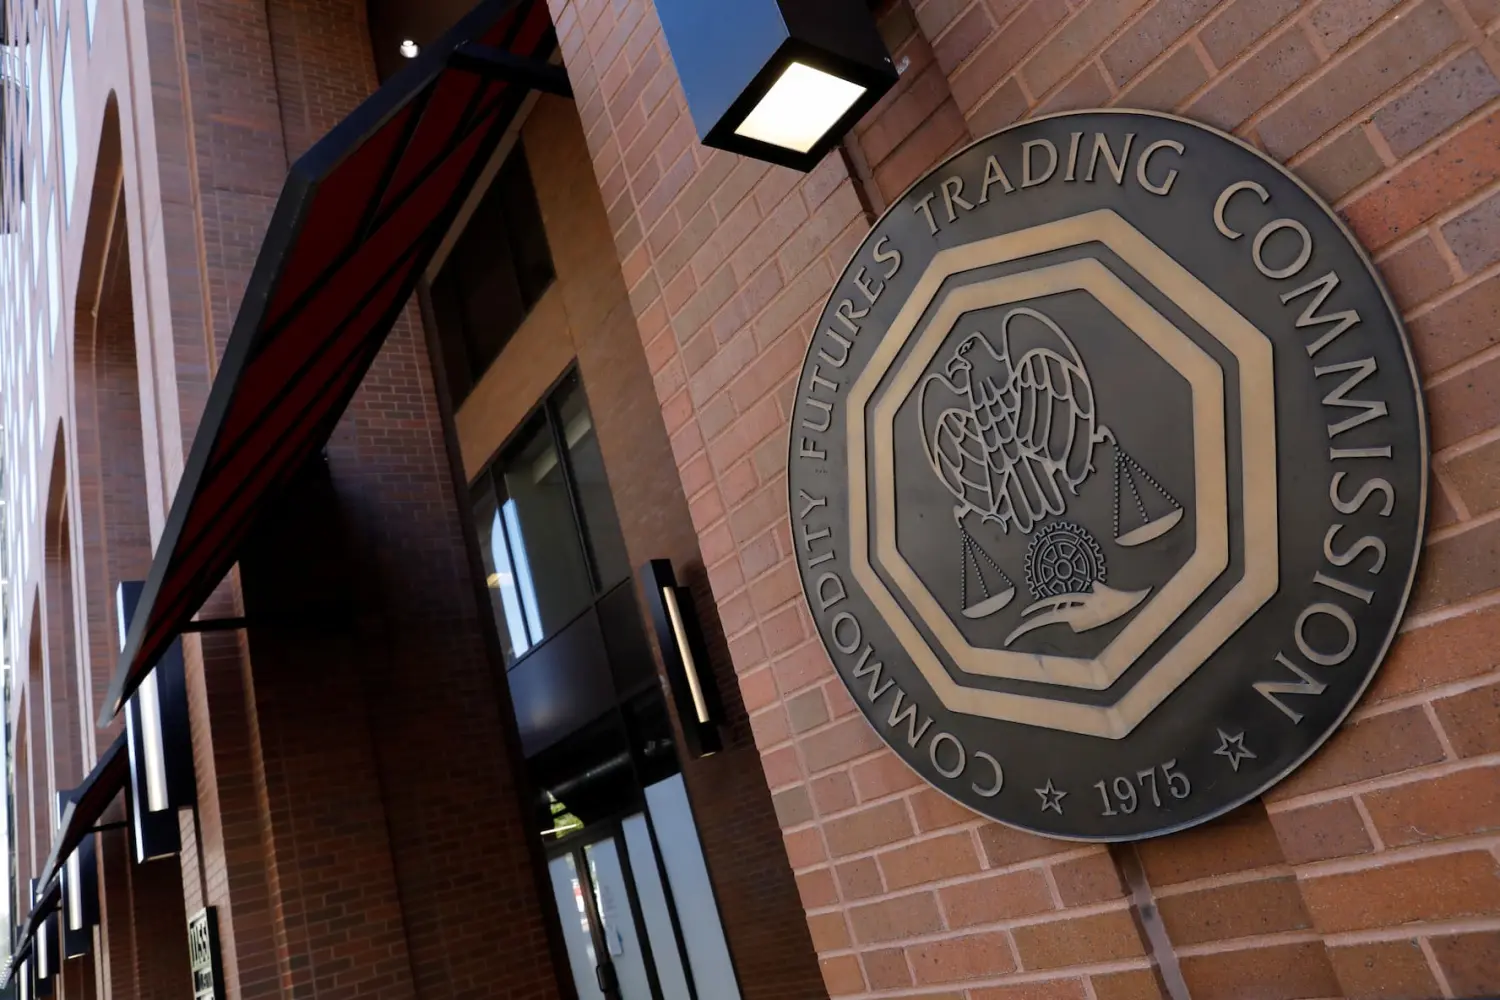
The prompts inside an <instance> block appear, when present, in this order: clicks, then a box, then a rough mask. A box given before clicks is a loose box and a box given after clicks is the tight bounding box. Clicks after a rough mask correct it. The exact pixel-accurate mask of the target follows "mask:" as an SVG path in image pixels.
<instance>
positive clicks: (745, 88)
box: [656, 0, 897, 171]
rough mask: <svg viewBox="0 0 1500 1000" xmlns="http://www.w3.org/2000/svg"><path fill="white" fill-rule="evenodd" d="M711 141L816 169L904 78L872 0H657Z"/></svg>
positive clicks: (697, 119)
mask: <svg viewBox="0 0 1500 1000" xmlns="http://www.w3.org/2000/svg"><path fill="white" fill-rule="evenodd" d="M656 11H657V14H658V15H659V16H660V18H661V25H662V32H663V34H664V35H665V36H666V39H667V47H668V48H669V49H670V50H671V53H672V61H673V62H674V63H675V64H676V66H677V76H678V78H679V79H680V80H681V81H682V89H683V93H684V94H685V95H686V97H687V103H688V110H689V111H691V112H692V115H693V123H694V125H695V126H696V127H697V129H698V138H699V139H700V140H701V141H702V142H703V144H704V145H706V146H714V147H717V148H719V149H727V150H729V151H730V152H734V153H740V154H741V155H744V156H750V157H754V158H756V159H760V160H766V161H769V162H771V163H779V164H781V165H782V166H787V167H792V168H794V169H796V170H802V171H807V170H811V169H812V168H813V167H814V166H816V165H817V163H818V161H819V160H821V159H822V158H823V156H824V154H826V153H827V152H828V150H829V149H831V148H832V147H833V145H834V144H835V143H837V142H838V141H839V140H840V139H842V138H843V137H844V135H845V134H846V133H847V132H848V130H849V129H850V128H852V127H853V125H854V123H855V122H857V121H858V120H859V119H860V117H861V116H862V115H864V113H865V112H866V111H868V110H869V109H870V108H872V107H874V105H875V103H876V102H877V101H879V100H880V98H881V97H883V96H884V95H885V93H886V91H888V90H890V89H891V87H892V86H893V85H894V84H895V82H896V76H897V74H896V68H895V66H894V65H892V63H891V57H890V53H888V52H887V51H886V48H885V43H884V42H883V41H882V40H881V38H880V32H879V31H878V30H877V29H876V26H875V20H874V18H873V17H872V16H871V14H870V11H869V8H868V6H867V5H866V3H865V0H733V2H711V3H708V2H704V0H656Z"/></svg>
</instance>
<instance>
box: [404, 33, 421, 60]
mask: <svg viewBox="0 0 1500 1000" xmlns="http://www.w3.org/2000/svg"><path fill="white" fill-rule="evenodd" d="M421 51H422V50H421V48H420V47H418V45H417V43H416V42H414V41H412V40H411V39H410V38H403V39H401V54H402V55H403V56H405V57H406V58H408V59H415V58H416V57H417V53H418V52H421Z"/></svg>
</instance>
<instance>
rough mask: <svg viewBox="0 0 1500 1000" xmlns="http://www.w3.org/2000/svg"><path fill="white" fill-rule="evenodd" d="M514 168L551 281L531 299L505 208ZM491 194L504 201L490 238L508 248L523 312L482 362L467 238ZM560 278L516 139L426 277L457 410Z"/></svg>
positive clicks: (518, 244)
mask: <svg viewBox="0 0 1500 1000" xmlns="http://www.w3.org/2000/svg"><path fill="white" fill-rule="evenodd" d="M516 164H519V167H515V166H514V165H516ZM512 169H518V170H519V172H520V174H521V175H523V176H524V177H525V181H526V190H527V194H528V195H529V197H528V198H527V199H526V201H527V204H528V206H529V209H528V211H534V212H535V223H536V235H538V236H539V237H540V244H541V247H542V249H543V250H545V252H546V260H547V271H548V276H547V280H546V281H545V282H544V283H542V284H541V285H540V286H539V287H538V288H537V289H536V295H535V298H534V300H533V301H531V302H529V303H528V302H527V301H526V298H527V290H528V288H529V287H530V286H529V285H528V283H527V281H525V280H523V275H522V270H521V262H522V254H521V253H520V252H519V251H520V250H521V248H522V245H523V244H524V242H525V241H524V240H522V239H521V238H520V237H518V235H517V230H516V228H515V227H514V226H513V225H512V222H513V221H514V220H512V219H511V218H510V217H509V214H508V213H506V212H505V207H506V204H507V201H508V199H507V194H506V185H507V184H508V183H510V179H509V177H508V175H509V173H510V171H511V170H512ZM492 198H497V199H499V201H500V204H499V205H498V211H499V213H500V220H501V223H502V225H501V227H500V228H501V231H500V232H499V233H491V234H489V239H490V240H491V241H498V242H499V243H500V244H503V246H504V252H503V254H501V255H499V256H503V257H504V260H505V262H506V266H507V267H508V268H509V278H510V279H511V280H512V281H514V283H515V292H516V296H517V301H518V303H519V305H520V310H519V312H518V314H517V316H516V322H515V326H514V327H513V328H511V329H509V330H507V331H506V332H505V333H504V334H503V336H501V337H500V338H499V342H498V345H497V347H496V349H495V352H494V354H493V356H492V357H490V358H489V359H488V360H486V361H481V360H480V359H479V358H478V357H477V355H478V352H477V351H476V350H475V348H476V345H477V343H478V338H477V337H475V336H473V333H474V331H472V330H471V328H470V325H469V323H468V319H467V317H468V313H469V309H468V306H469V296H470V295H471V294H472V292H473V289H470V288H468V287H467V286H466V282H465V274H464V270H463V262H464V260H465V259H466V258H465V249H466V248H465V246H464V241H465V240H466V239H467V238H468V237H469V235H470V227H471V226H473V225H474V223H475V221H476V218H475V217H476V216H478V215H480V214H481V212H482V210H484V209H485V207H486V206H487V205H488V204H489V203H490V201H491V199H492ZM557 281H558V274H557V260H556V257H555V256H554V254H553V251H552V239H551V234H550V233H548V232H547V225H546V219H545V218H543V215H542V205H541V199H540V197H539V196H538V194H537V189H536V176H535V174H534V173H533V172H532V169H531V161H530V159H529V158H528V157H527V155H526V146H525V143H524V142H522V141H520V138H519V136H518V137H517V141H516V142H515V143H514V144H512V145H511V147H510V148H509V150H508V151H506V152H504V154H503V155H502V156H500V157H499V158H498V161H497V162H496V166H495V172H494V175H493V177H491V179H490V182H489V184H488V185H487V186H486V187H485V188H484V190H483V191H482V192H478V196H477V198H476V199H475V201H474V202H473V209H472V212H471V213H470V214H469V216H468V218H467V219H466V220H465V222H464V223H463V228H462V229H461V230H460V231H459V233H458V234H457V236H456V237H454V242H453V246H452V248H451V250H450V251H449V252H448V253H447V255H446V256H445V258H444V259H443V262H442V264H441V265H440V266H438V267H437V268H436V269H435V270H433V271H432V272H430V277H429V278H428V279H427V281H426V285H427V294H428V297H429V298H430V299H431V301H432V304H433V313H434V318H435V319H436V320H437V328H436V330H437V341H438V350H439V355H440V357H439V360H441V362H442V364H443V368H444V371H445V372H446V373H447V376H448V382H449V386H448V391H449V393H450V395H451V396H452V399H453V408H454V410H455V412H456V411H457V410H459V409H461V408H462V407H463V404H464V402H465V401H466V400H467V399H468V398H469V397H470V396H471V395H472V394H473V392H474V390H475V389H476V388H477V387H478V385H479V383H480V381H481V380H483V378H484V375H485V373H486V372H488V371H489V370H490V368H492V367H494V365H495V363H496V362H497V361H498V360H499V359H500V356H501V355H503V354H504V353H505V348H506V347H507V346H508V345H509V344H510V342H511V340H512V339H514V337H515V336H516V334H517V333H519V332H520V330H521V328H522V327H523V326H525V325H526V321H527V320H528V319H529V318H530V317H531V315H532V313H534V312H535V311H536V308H537V306H538V305H540V304H541V302H542V300H543V299H545V298H546V297H547V294H548V293H549V292H550V291H551V290H552V289H553V287H554V286H556V284H557ZM455 364H457V365H458V366H461V367H462V372H456V371H455ZM460 374H461V375H462V384H461V385H460V384H459V380H458V378H457V376H458V375H460ZM549 391H550V390H549Z"/></svg>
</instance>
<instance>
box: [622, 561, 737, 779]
mask: <svg viewBox="0 0 1500 1000" xmlns="http://www.w3.org/2000/svg"><path fill="white" fill-rule="evenodd" d="M641 583H642V585H643V587H644V588H645V591H646V603H647V605H648V606H649V607H650V609H651V622H652V624H653V625H654V626H655V628H656V642H657V645H658V646H660V647H661V658H662V662H663V664H664V665H665V666H666V668H667V681H668V683H669V684H670V685H671V688H672V700H673V702H674V703H675V704H676V706H677V718H678V721H680V722H681V723H682V734H683V737H684V740H685V742H686V745H687V749H688V752H689V753H691V754H692V755H693V756H694V757H707V756H708V755H709V754H711V753H716V752H718V751H719V750H722V749H723V743H722V741H721V740H720V739H719V718H720V715H721V711H720V708H719V697H718V688H717V687H716V686H715V684H714V680H713V671H712V668H711V667H710V666H709V661H708V651H707V650H706V649H705V648H704V645H703V631H702V629H701V628H700V627H699V625H698V616H697V615H696V614H695V613H694V612H693V598H692V594H691V593H690V592H689V591H688V589H687V588H686V587H679V586H678V585H677V577H676V576H675V575H673V573H672V563H671V562H670V561H669V560H666V559H653V560H651V561H650V562H649V563H647V564H646V566H645V568H643V569H642V570H641Z"/></svg>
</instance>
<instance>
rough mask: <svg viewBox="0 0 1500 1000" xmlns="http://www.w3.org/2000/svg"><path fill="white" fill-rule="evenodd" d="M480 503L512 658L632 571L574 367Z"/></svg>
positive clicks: (490, 574)
mask: <svg viewBox="0 0 1500 1000" xmlns="http://www.w3.org/2000/svg"><path fill="white" fill-rule="evenodd" d="M473 504H474V520H475V527H476V528H477V529H478V534H479V546H480V549H481V557H482V559H483V561H484V567H485V575H486V583H487V584H488V587H489V593H490V602H491V609H492V611H493V612H494V615H495V622H496V624H497V626H498V627H499V631H500V636H501V644H502V646H503V647H504V649H505V659H506V663H507V664H510V663H513V662H515V660H516V659H518V658H519V657H522V656H524V655H526V653H527V652H529V651H530V650H531V649H532V647H534V646H536V645H537V644H538V643H540V642H542V641H543V640H545V639H546V638H547V637H549V636H551V635H553V634H554V633H556V632H557V631H558V630H559V629H561V628H562V627H563V626H565V625H567V624H568V623H569V622H571V621H572V620H573V619H574V618H576V617H577V616H578V615H579V614H580V613H581V612H583V611H584V610H585V609H586V608H588V607H589V606H590V605H591V604H593V603H594V601H595V600H596V599H598V598H599V597H600V596H601V595H602V594H603V593H604V592H605V591H607V590H609V589H610V588H611V587H612V586H613V585H615V584H617V583H618V582H619V581H621V580H623V579H625V578H626V577H628V576H629V575H630V563H629V560H628V558H627V556H626V554H625V543H624V541H623V539H622V538H621V536H620V525H619V519H618V517H617V516H616V514H615V509H614V502H613V500H612V499H611V498H610V494H609V487H608V484H607V483H606V481H605V478H604V463H603V459H602V458H601V457H600V454H599V446H598V442H597V440H596V438H595V435H594V427H593V421H592V419H591V417H590V415H589V410H588V401H587V399H586V398H585V397H584V393H583V387H582V385H581V384H580V383H579V381H578V377H577V375H576V374H570V375H569V376H568V377H567V378H565V379H564V380H563V382H562V383H561V385H560V386H559V387H558V388H557V389H556V390H555V391H554V392H553V394H552V395H551V396H550V397H549V398H548V399H546V400H545V401H544V402H543V404H542V405H541V406H540V407H539V408H538V409H537V412H536V413H534V414H533V415H532V416H531V417H530V418H529V419H528V420H527V422H526V423H525V425H524V426H523V427H522V428H521V430H520V432H519V433H517V435H516V436H515V438H514V440H513V441H512V443H511V444H509V445H507V446H506V447H505V448H504V449H503V450H502V451H501V453H500V457H499V458H498V459H496V461H495V462H494V464H492V465H491V466H490V467H489V468H488V469H486V470H485V472H484V473H483V474H482V475H481V476H480V477H479V480H478V482H477V483H476V484H475V487H474V493H473Z"/></svg>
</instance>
